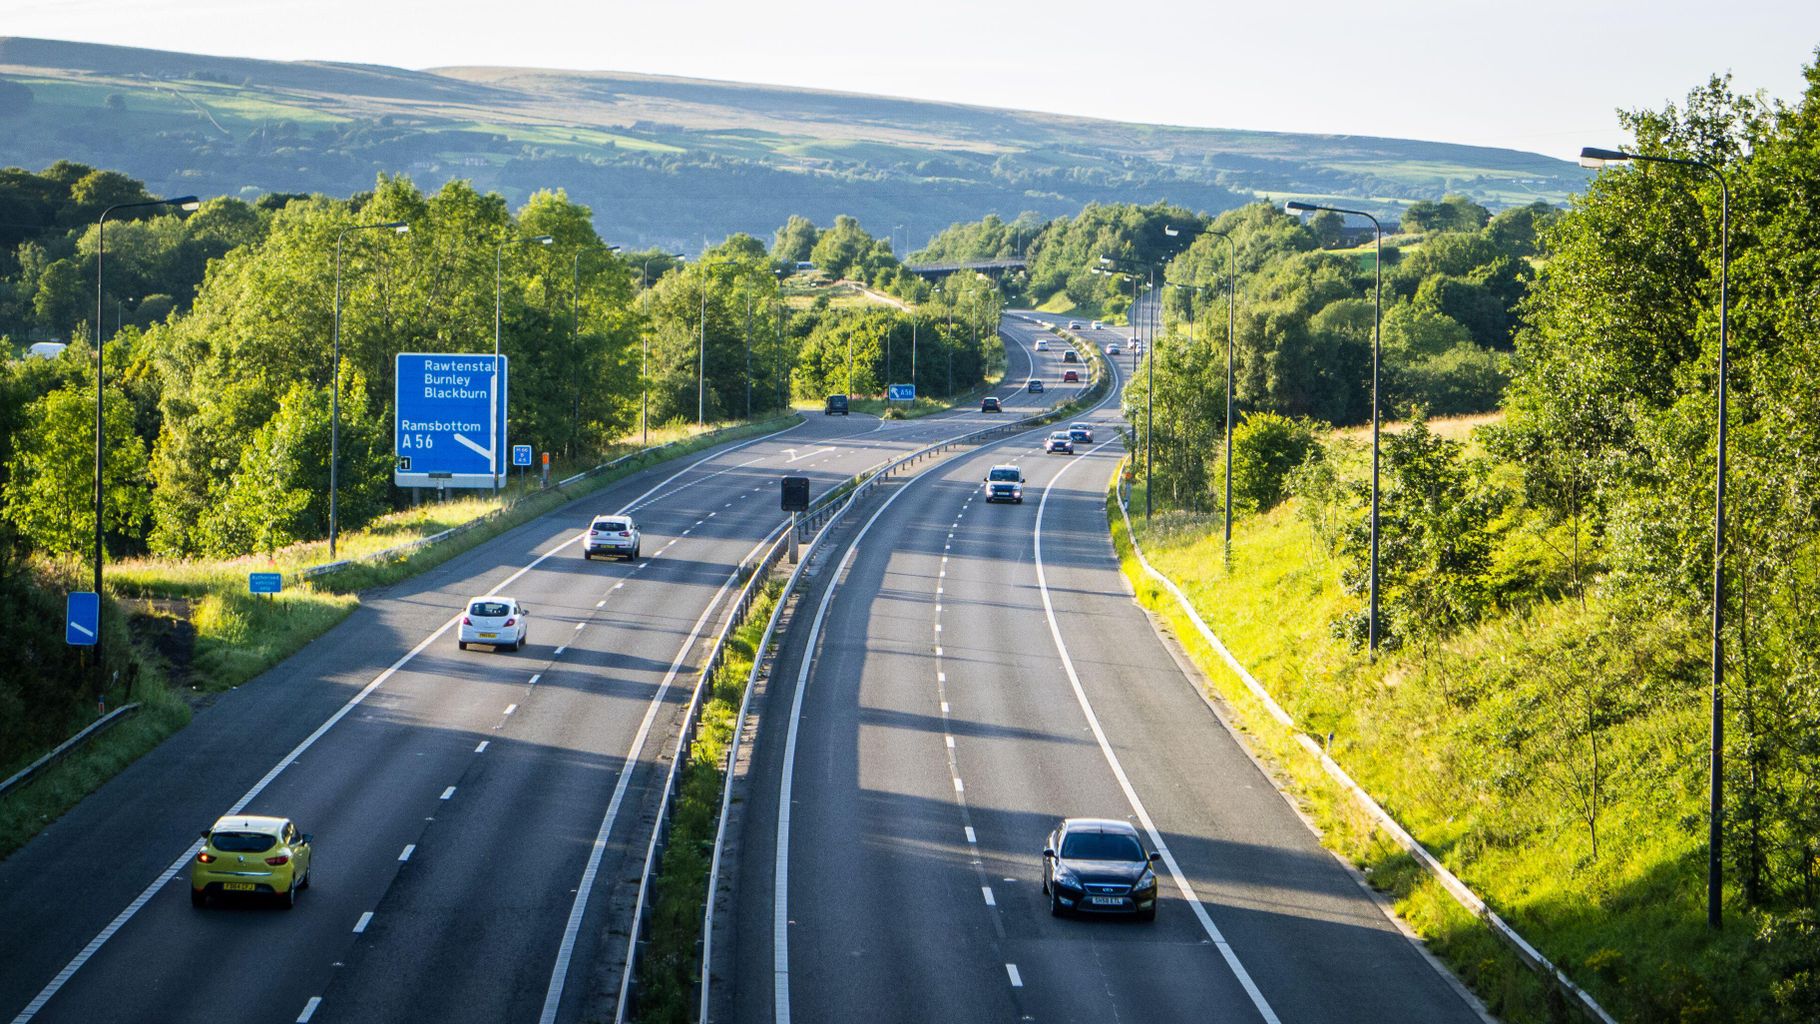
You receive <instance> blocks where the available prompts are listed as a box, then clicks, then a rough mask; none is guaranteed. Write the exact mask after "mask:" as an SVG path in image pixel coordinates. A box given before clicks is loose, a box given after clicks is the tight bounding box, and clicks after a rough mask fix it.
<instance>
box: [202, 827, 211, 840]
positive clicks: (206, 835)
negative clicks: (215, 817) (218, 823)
mask: <svg viewBox="0 0 1820 1024" xmlns="http://www.w3.org/2000/svg"><path fill="white" fill-rule="evenodd" d="M208 838H209V830H208V829H206V828H205V829H203V830H202V840H203V842H207V841H208Z"/></svg>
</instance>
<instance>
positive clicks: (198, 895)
mask: <svg viewBox="0 0 1820 1024" xmlns="http://www.w3.org/2000/svg"><path fill="white" fill-rule="evenodd" d="M309 887H310V834H309V833H308V832H299V831H298V830H297V824H296V823H295V822H293V821H291V819H289V818H265V817H254V816H248V815H229V816H228V817H225V818H222V819H221V820H220V821H217V822H215V827H214V828H211V829H206V830H204V831H203V833H202V852H201V853H198V854H196V859H195V860H194V861H193V862H191V864H190V903H191V904H192V905H194V906H198V907H200V906H202V905H203V904H205V903H207V902H208V898H209V894H211V893H213V894H215V895H223V894H228V893H263V894H266V895H275V896H277V897H278V899H279V900H280V901H281V902H282V903H283V905H284V907H285V908H286V909H287V910H288V909H290V908H291V907H293V906H296V904H297V893H298V891H300V890H303V889H308V888H309Z"/></svg>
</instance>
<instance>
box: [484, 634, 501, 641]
mask: <svg viewBox="0 0 1820 1024" xmlns="http://www.w3.org/2000/svg"><path fill="white" fill-rule="evenodd" d="M498 635H499V634H498V633H482V634H480V638H481V639H482V640H491V639H493V638H494V637H496V636H498Z"/></svg>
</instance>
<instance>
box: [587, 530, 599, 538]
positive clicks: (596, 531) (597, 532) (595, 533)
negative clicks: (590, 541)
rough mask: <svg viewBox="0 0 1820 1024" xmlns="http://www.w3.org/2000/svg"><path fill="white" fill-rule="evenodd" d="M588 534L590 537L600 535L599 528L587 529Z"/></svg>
mask: <svg viewBox="0 0 1820 1024" xmlns="http://www.w3.org/2000/svg"><path fill="white" fill-rule="evenodd" d="M588 536H590V537H598V536H600V531H599V530H589V531H588Z"/></svg>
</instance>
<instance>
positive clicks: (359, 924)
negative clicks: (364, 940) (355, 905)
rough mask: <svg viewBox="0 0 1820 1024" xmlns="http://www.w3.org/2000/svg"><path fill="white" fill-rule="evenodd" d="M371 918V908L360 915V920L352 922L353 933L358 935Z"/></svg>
mask: <svg viewBox="0 0 1820 1024" xmlns="http://www.w3.org/2000/svg"><path fill="white" fill-rule="evenodd" d="M372 920H373V912H372V911H371V910H369V911H367V912H366V913H364V914H362V915H360V920H358V921H355V922H354V934H356V935H359V934H360V933H361V932H364V931H366V930H367V925H368V924H370V923H371V922H372Z"/></svg>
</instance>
